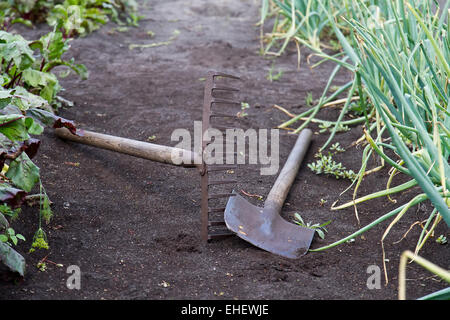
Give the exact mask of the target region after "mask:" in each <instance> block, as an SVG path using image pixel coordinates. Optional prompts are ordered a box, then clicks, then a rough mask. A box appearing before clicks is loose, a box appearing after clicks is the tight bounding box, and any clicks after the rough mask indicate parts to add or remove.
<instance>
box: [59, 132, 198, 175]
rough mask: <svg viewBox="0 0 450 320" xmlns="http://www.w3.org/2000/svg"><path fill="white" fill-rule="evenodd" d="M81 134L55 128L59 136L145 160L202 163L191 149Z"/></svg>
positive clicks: (103, 135) (179, 164)
mask: <svg viewBox="0 0 450 320" xmlns="http://www.w3.org/2000/svg"><path fill="white" fill-rule="evenodd" d="M82 132H83V135H74V134H72V133H71V132H70V131H69V130H67V129H66V128H58V129H55V134H56V135H57V136H59V137H60V138H63V139H67V140H70V141H74V142H78V143H82V144H87V145H91V146H94V147H97V148H102V149H107V150H111V151H115V152H120V153H124V154H128V155H131V156H134V157H138V158H143V159H147V160H152V161H157V162H162V163H168V164H172V165H177V166H185V167H192V166H195V165H199V164H201V163H202V161H201V158H200V156H199V155H198V154H197V153H195V152H192V151H189V150H184V149H180V148H174V147H168V146H162V145H159V144H154V143H148V142H143V141H137V140H132V139H127V138H121V137H116V136H111V135H107V134H102V133H97V132H92V131H87V130H83V131H82Z"/></svg>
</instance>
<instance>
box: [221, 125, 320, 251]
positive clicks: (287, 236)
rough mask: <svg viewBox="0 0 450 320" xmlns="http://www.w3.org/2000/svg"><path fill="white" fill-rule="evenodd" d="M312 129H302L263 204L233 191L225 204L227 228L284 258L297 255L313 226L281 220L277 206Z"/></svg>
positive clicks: (305, 247) (304, 248)
mask: <svg viewBox="0 0 450 320" xmlns="http://www.w3.org/2000/svg"><path fill="white" fill-rule="evenodd" d="M311 136H312V132H311V130H309V129H303V130H302V131H301V133H300V135H299V136H298V138H297V141H296V143H295V146H294V148H293V149H292V151H291V153H290V155H289V157H288V159H287V161H286V163H285V165H284V167H283V169H282V170H281V172H280V174H279V176H278V178H277V180H276V181H275V184H274V185H273V187H272V189H271V190H270V192H269V195H268V196H267V199H266V201H265V202H264V207H263V208H261V207H258V206H255V205H253V204H251V203H249V202H248V201H247V200H246V199H244V198H243V197H241V196H240V195H238V194H237V193H236V192H235V191H233V194H234V196H232V197H230V198H229V200H228V203H227V206H226V208H225V223H226V226H227V228H228V229H229V230H231V231H233V232H234V233H236V235H237V236H239V237H240V238H242V239H244V240H245V241H248V242H250V243H251V244H253V245H255V246H257V247H259V248H261V249H264V250H266V251H269V252H271V253H275V254H278V255H280V256H283V257H286V258H292V259H295V258H299V257H300V256H302V255H304V254H305V253H306V252H307V251H308V249H309V246H310V245H311V241H312V239H313V236H314V230H312V229H309V228H304V227H301V226H298V225H295V224H293V223H290V222H288V221H286V220H284V219H283V218H282V217H281V216H280V212H281V208H282V207H283V203H284V200H285V199H286V197H287V194H288V192H289V189H290V187H291V185H292V182H293V181H294V179H295V176H296V175H297V172H298V169H299V167H300V164H301V162H302V160H303V157H304V156H305V153H306V151H307V149H308V146H309V143H310V141H311Z"/></svg>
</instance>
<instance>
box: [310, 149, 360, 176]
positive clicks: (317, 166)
mask: <svg viewBox="0 0 450 320" xmlns="http://www.w3.org/2000/svg"><path fill="white" fill-rule="evenodd" d="M315 157H316V158H318V160H317V161H316V162H313V163H309V164H308V168H310V169H311V170H312V171H313V172H314V173H315V174H328V175H332V176H334V177H335V178H336V179H339V178H344V179H350V180H354V179H355V178H356V176H357V175H356V173H355V172H353V170H347V169H346V168H345V167H344V166H343V165H342V163H340V162H339V163H337V162H336V161H334V160H333V157H332V154H331V153H330V152H328V155H327V156H326V155H324V154H323V153H321V152H319V153H317V154H316V155H315Z"/></svg>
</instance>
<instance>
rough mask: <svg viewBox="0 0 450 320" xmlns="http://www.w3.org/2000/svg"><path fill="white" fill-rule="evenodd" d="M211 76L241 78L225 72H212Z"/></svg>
mask: <svg viewBox="0 0 450 320" xmlns="http://www.w3.org/2000/svg"><path fill="white" fill-rule="evenodd" d="M212 77H213V79H214V78H215V77H224V78H230V79H235V80H241V78H239V77H237V76H233V75H231V74H227V73H223V72H213V74H212Z"/></svg>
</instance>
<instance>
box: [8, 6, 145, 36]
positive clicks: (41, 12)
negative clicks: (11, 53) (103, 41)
mask: <svg viewBox="0 0 450 320" xmlns="http://www.w3.org/2000/svg"><path fill="white" fill-rule="evenodd" d="M137 7H138V6H137V2H136V1H135V0H51V1H42V0H27V1H20V0H9V1H1V2H0V9H2V10H1V13H0V29H5V30H8V29H9V28H10V27H11V25H13V24H15V23H23V24H26V25H28V26H30V25H32V23H34V22H42V21H46V22H47V23H48V24H49V25H51V26H56V28H57V30H60V31H62V33H63V35H64V37H66V38H67V37H74V36H84V35H86V34H88V33H90V32H92V31H94V30H97V29H98V28H99V27H100V26H101V25H104V24H106V23H107V22H108V21H109V20H112V21H114V22H115V23H118V24H120V25H123V24H125V23H127V24H129V25H133V26H137V23H138V21H139V19H140V17H139V16H138V15H137ZM123 20H125V22H124V21H123Z"/></svg>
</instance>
